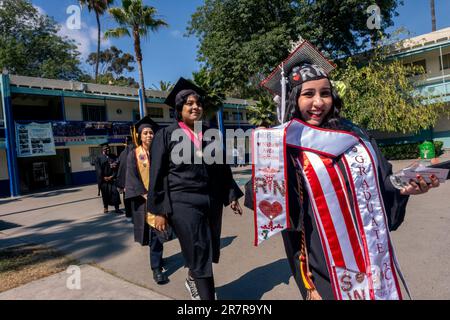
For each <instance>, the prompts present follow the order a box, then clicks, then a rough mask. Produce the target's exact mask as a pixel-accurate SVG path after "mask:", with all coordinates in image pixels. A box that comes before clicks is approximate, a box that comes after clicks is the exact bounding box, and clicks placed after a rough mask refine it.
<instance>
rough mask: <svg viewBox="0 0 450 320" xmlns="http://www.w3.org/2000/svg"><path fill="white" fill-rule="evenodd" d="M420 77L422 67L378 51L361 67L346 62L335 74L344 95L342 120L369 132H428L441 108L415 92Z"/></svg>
mask: <svg viewBox="0 0 450 320" xmlns="http://www.w3.org/2000/svg"><path fill="white" fill-rule="evenodd" d="M423 73H424V70H423V68H422V67H418V66H414V65H404V64H403V63H402V62H401V61H399V60H392V59H388V57H387V56H386V53H385V52H383V50H380V49H377V50H376V51H375V52H374V54H373V56H372V58H371V59H370V60H369V61H368V63H367V64H366V65H364V66H362V67H358V66H357V64H356V63H354V61H353V60H352V59H349V60H347V62H346V65H345V67H344V68H341V69H340V70H337V74H336V78H337V79H339V80H340V81H341V84H340V88H341V91H344V94H343V96H342V99H343V102H344V108H343V110H342V111H343V116H344V117H346V118H348V119H350V120H352V121H353V122H354V123H356V124H358V125H361V126H362V127H364V128H367V129H369V130H380V131H385V132H402V133H407V132H413V133H416V132H418V131H420V130H423V129H428V128H429V127H430V126H433V125H434V124H435V123H436V120H437V119H438V116H439V114H440V112H442V111H443V110H444V108H443V107H444V104H443V103H442V102H440V100H439V99H430V97H428V96H425V95H423V94H421V93H420V92H419V91H417V90H416V88H415V87H414V82H415V81H417V80H418V77H419V78H420V74H423Z"/></svg>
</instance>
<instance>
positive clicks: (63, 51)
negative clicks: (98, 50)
mask: <svg viewBox="0 0 450 320" xmlns="http://www.w3.org/2000/svg"><path fill="white" fill-rule="evenodd" d="M58 31H59V27H58V24H57V23H56V22H55V21H54V20H53V19H52V18H50V17H48V16H47V15H41V14H39V12H38V11H37V10H36V8H35V7H33V5H32V4H31V3H30V1H27V0H3V1H2V5H0V69H2V68H6V69H8V70H9V72H11V73H14V74H19V75H24V76H32V77H44V78H55V79H78V78H79V77H80V76H81V70H80V69H79V63H80V61H79V52H78V51H77V50H76V48H77V46H76V45H75V43H74V41H73V40H69V39H67V38H66V37H61V36H59V35H58V34H57V33H58Z"/></svg>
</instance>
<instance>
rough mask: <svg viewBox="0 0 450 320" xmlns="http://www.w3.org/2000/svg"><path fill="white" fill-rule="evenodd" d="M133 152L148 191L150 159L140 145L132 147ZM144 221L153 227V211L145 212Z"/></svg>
mask: <svg viewBox="0 0 450 320" xmlns="http://www.w3.org/2000/svg"><path fill="white" fill-rule="evenodd" d="M134 154H135V156H136V164H137V169H138V172H139V175H140V177H141V181H142V183H143V184H144V187H145V190H146V191H148V188H149V186H150V159H149V157H148V155H147V152H146V151H145V149H144V148H143V147H142V146H139V147H137V148H136V149H134ZM146 207H147V206H146ZM146 221H147V223H148V225H149V226H151V227H153V228H154V227H155V215H154V214H153V213H151V212H147V217H146Z"/></svg>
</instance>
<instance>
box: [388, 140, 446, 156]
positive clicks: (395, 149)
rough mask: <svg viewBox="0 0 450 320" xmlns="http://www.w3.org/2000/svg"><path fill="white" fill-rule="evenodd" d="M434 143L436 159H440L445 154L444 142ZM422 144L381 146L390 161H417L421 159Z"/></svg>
mask: <svg viewBox="0 0 450 320" xmlns="http://www.w3.org/2000/svg"><path fill="white" fill-rule="evenodd" d="M433 143H434V149H435V151H436V157H438V156H440V155H441V154H443V153H444V152H443V150H442V147H443V145H444V142H442V141H433ZM420 144H421V142H415V143H404V144H393V145H385V146H380V150H381V152H382V153H383V155H384V156H385V157H386V159H388V160H405V159H417V158H419V157H420V153H419V145H420Z"/></svg>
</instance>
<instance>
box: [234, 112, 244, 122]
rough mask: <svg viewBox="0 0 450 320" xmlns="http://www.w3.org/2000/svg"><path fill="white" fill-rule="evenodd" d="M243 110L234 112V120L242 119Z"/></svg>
mask: <svg viewBox="0 0 450 320" xmlns="http://www.w3.org/2000/svg"><path fill="white" fill-rule="evenodd" d="M242 119H243V118H242V112H233V120H242Z"/></svg>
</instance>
